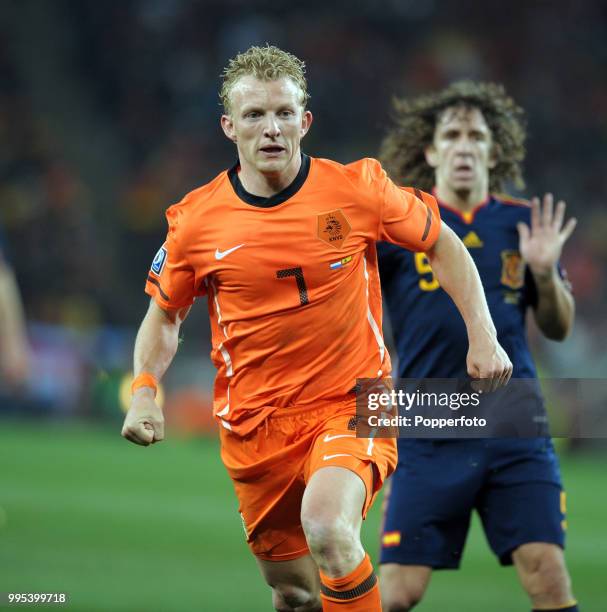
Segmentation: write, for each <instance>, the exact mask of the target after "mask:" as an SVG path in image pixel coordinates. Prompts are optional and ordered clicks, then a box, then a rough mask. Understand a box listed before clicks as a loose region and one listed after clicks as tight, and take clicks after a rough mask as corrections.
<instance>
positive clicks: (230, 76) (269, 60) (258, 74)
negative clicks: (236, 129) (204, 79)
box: [219, 45, 310, 114]
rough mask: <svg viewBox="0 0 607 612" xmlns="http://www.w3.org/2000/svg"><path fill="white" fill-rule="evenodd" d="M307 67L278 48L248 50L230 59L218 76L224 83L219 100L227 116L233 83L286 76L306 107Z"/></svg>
mask: <svg viewBox="0 0 607 612" xmlns="http://www.w3.org/2000/svg"><path fill="white" fill-rule="evenodd" d="M305 74H306V65H305V64H304V62H302V61H301V60H300V59H299V58H297V57H295V56H294V55H293V54H291V53H289V52H287V51H283V50H282V49H279V48H278V47H274V46H272V45H266V46H265V47H250V48H249V49H247V50H246V51H245V52H244V53H239V54H238V55H237V56H236V57H233V58H232V59H231V60H230V61H229V62H228V65H227V66H226V67H225V68H224V70H223V72H222V73H221V77H222V79H223V83H222V86H221V91H220V92H219V97H220V98H221V103H222V104H223V108H224V110H225V112H226V113H227V114H230V111H231V108H230V93H231V91H232V88H233V87H234V84H235V83H236V81H238V79H240V78H241V77H243V76H247V75H252V76H254V77H255V78H257V79H259V80H260V81H275V80H277V79H281V78H283V77H289V78H290V79H291V80H292V81H293V82H294V83H295V84H296V85H297V86H298V87H299V89H300V90H301V93H302V98H301V103H302V106H303V107H304V108H305V107H306V104H307V103H308V100H309V99H310V95H309V94H308V84H307V82H306V76H305Z"/></svg>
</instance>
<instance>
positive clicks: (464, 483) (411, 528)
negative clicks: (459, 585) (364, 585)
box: [380, 440, 484, 569]
mask: <svg viewBox="0 0 607 612" xmlns="http://www.w3.org/2000/svg"><path fill="white" fill-rule="evenodd" d="M477 454H482V448H481V447H480V446H478V445H476V444H469V443H468V442H463V441H453V442H447V443H444V444H443V443H435V442H432V441H430V440H400V441H399V462H398V467H397V468H396V472H395V473H394V474H393V475H392V477H391V478H390V481H389V482H390V485H389V486H390V493H389V495H388V497H387V500H386V503H385V507H384V519H383V528H382V536H381V556H380V560H381V563H382V565H383V564H399V565H408V566H410V565H423V566H427V567H432V568H435V569H439V568H450V569H455V568H457V567H458V566H459V563H460V559H461V555H462V553H463V548H464V543H465V541H466V536H467V534H468V528H469V525H470V517H471V512H472V509H473V507H474V501H475V499H476V495H477V493H478V491H479V489H480V487H481V485H482V480H483V477H484V476H483V467H482V457H481V456H477Z"/></svg>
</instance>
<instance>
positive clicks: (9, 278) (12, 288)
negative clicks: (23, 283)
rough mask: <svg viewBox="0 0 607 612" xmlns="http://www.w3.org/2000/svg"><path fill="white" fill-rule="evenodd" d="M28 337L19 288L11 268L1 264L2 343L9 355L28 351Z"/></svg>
mask: <svg viewBox="0 0 607 612" xmlns="http://www.w3.org/2000/svg"><path fill="white" fill-rule="evenodd" d="M26 338H27V335H26V332H25V317H24V314H23V305H22V303H21V298H20V296H19V288H18V287H17V282H16V280H15V276H14V274H13V272H12V270H11V269H10V268H8V267H7V266H6V265H5V264H3V263H0V341H2V343H3V345H4V347H5V348H6V351H7V352H9V353H16V352H26V351H27V339H26Z"/></svg>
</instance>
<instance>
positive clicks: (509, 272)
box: [500, 250, 525, 289]
mask: <svg viewBox="0 0 607 612" xmlns="http://www.w3.org/2000/svg"><path fill="white" fill-rule="evenodd" d="M500 282H501V283H502V285H506V287H510V288H511V289H520V288H521V287H522V286H523V285H524V284H525V262H524V261H523V258H522V257H521V254H520V253H519V252H518V251H510V250H506V251H502V278H501V281H500Z"/></svg>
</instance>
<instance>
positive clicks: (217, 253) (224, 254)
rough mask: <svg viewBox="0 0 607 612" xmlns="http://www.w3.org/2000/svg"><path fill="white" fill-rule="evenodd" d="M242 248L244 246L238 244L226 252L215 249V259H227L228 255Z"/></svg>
mask: <svg viewBox="0 0 607 612" xmlns="http://www.w3.org/2000/svg"><path fill="white" fill-rule="evenodd" d="M243 246H244V244H239V245H238V246H235V247H232V248H231V249H228V250H227V251H220V250H219V249H215V259H223V258H224V257H227V256H228V255H229V254H230V253H233V252H234V251H236V250H237V249H239V248H240V247H243Z"/></svg>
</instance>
